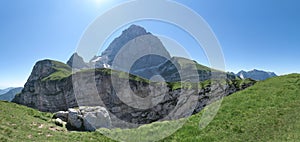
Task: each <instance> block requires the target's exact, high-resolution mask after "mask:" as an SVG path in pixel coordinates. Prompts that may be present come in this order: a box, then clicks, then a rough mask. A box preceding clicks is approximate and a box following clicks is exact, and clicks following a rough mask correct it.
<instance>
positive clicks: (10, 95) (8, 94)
mask: <svg viewBox="0 0 300 142" xmlns="http://www.w3.org/2000/svg"><path fill="white" fill-rule="evenodd" d="M22 89H23V88H22V87H19V88H13V89H11V90H9V91H8V92H6V93H4V94H2V95H0V100H3V101H12V100H13V98H14V97H15V96H16V95H17V94H18V93H20V92H21V91H22Z"/></svg>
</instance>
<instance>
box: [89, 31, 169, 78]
mask: <svg viewBox="0 0 300 142" xmlns="http://www.w3.org/2000/svg"><path fill="white" fill-rule="evenodd" d="M170 58H171V56H170V54H169V52H168V51H167V50H166V48H165V47H164V45H163V44H162V42H161V41H160V40H159V39H158V38H157V37H156V36H154V35H152V34H151V33H149V32H147V31H146V30H145V29H144V28H142V27H140V26H137V25H132V26H130V27H129V28H128V29H126V30H125V31H123V32H122V34H121V35H120V36H119V37H118V38H116V39H114V40H113V42H112V43H111V44H110V45H109V46H108V48H107V49H106V50H105V51H104V52H103V53H102V54H101V56H96V57H94V58H93V59H92V60H91V61H90V63H91V64H95V67H96V68H112V69H114V70H121V71H125V72H128V73H131V74H135V75H138V76H140V77H143V78H147V79H150V78H151V77H152V76H153V74H149V73H152V72H153V71H152V68H153V67H157V66H158V65H160V64H162V63H164V62H166V61H167V60H168V59H170ZM145 72H146V73H145ZM147 72H149V73H148V74H147Z"/></svg>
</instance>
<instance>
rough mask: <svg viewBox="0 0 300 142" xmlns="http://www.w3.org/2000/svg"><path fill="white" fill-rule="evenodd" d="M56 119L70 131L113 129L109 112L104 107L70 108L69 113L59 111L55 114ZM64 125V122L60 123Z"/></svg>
mask: <svg viewBox="0 0 300 142" xmlns="http://www.w3.org/2000/svg"><path fill="white" fill-rule="evenodd" d="M53 117H54V119H56V121H57V119H58V121H60V120H61V121H64V122H66V124H67V128H68V129H74V130H80V131H95V130H96V129H99V128H111V120H110V117H109V113H108V111H107V110H106V109H105V108H104V107H100V106H97V107H88V106H85V107H79V108H78V109H74V108H69V109H68V111H59V112H57V113H55V114H54V116H53ZM60 123H62V124H63V122H60Z"/></svg>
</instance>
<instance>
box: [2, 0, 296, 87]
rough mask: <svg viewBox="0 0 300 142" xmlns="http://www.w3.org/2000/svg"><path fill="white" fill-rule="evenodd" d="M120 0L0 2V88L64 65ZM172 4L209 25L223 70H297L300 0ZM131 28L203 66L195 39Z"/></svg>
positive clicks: (151, 26) (160, 28)
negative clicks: (41, 68)
mask: <svg viewBox="0 0 300 142" xmlns="http://www.w3.org/2000/svg"><path fill="white" fill-rule="evenodd" d="M122 2H125V1H121V0H1V1H0V17H1V22H0V51H1V52H0V53H1V56H0V60H1V62H0V66H1V68H2V69H1V70H0V89H2V88H6V87H11V86H14V87H16V86H23V85H24V83H25V82H26V80H27V78H28V76H29V75H30V73H31V70H32V68H33V66H34V64H35V63H36V61H38V60H41V59H46V58H47V59H55V60H59V61H63V62H66V61H67V60H68V58H69V57H70V56H71V55H72V53H73V52H75V51H76V47H77V44H78V42H79V40H80V38H81V36H82V34H83V33H84V31H85V29H86V28H87V27H88V26H89V24H90V23H92V22H93V20H94V19H96V18H97V17H98V16H99V15H101V14H102V13H104V12H105V11H107V10H109V9H110V8H112V7H114V6H116V5H119V4H121V3H122ZM177 2H179V3H181V4H183V5H185V6H187V7H189V8H191V9H193V10H194V11H196V12H197V13H198V14H199V15H201V16H202V17H203V18H204V19H205V20H206V22H207V23H208V24H209V25H210V27H211V29H212V30H213V32H214V33H215V35H216V36H217V38H218V40H219V42H220V44H221V46H222V50H223V54H224V58H225V64H226V71H233V72H238V71H240V70H252V69H262V70H266V71H274V72H275V73H277V74H279V75H282V74H288V73H294V72H298V73H299V72H300V64H299V63H298V61H299V59H300V47H299V45H300V27H299V25H300V15H299V13H300V1H298V0H284V1H283V0H177ZM180 16H184V15H178V18H180ZM187 22H188V21H187ZM137 24H139V25H141V26H143V27H144V28H145V29H147V30H148V31H149V32H151V33H153V34H158V35H163V36H167V37H171V38H172V39H174V40H176V41H177V42H179V43H180V44H181V45H183V46H184V47H185V48H187V50H188V52H189V53H190V54H191V56H192V58H194V59H196V60H197V61H198V62H199V63H201V64H204V65H208V66H209V63H208V62H207V61H206V57H205V55H204V54H203V53H202V51H201V48H199V47H197V44H196V43H195V41H193V40H191V39H189V38H188V36H187V35H185V34H184V32H182V31H180V30H178V29H176V28H174V27H173V26H172V25H168V24H165V23H159V22H147V21H146V22H138V23H137ZM124 28H126V27H124ZM121 30H122V29H120V30H119V31H116V33H115V34H114V35H113V36H117V35H118V34H119V33H120V31H121ZM174 33H176V34H174ZM113 36H112V39H113V38H114V37H113ZM110 40H111V39H110ZM108 42H109V41H108ZM196 53H197V54H196Z"/></svg>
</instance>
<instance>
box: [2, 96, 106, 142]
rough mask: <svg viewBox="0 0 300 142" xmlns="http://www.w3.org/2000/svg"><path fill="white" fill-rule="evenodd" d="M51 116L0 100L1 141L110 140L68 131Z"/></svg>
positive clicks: (98, 135)
mask: <svg viewBox="0 0 300 142" xmlns="http://www.w3.org/2000/svg"><path fill="white" fill-rule="evenodd" d="M51 117H52V114H50V113H42V112H39V111H36V110H34V109H31V108H27V107H25V106H20V105H17V104H14V103H8V102H2V101H0V141H1V142H5V141H12V142H16V141H28V142H29V141H36V142H40V141H66V142H69V141H74V142H75V141H90V140H91V141H101V142H105V141H109V139H108V138H105V137H103V136H101V135H100V134H97V133H88V132H82V133H80V132H68V131H66V129H64V128H62V127H58V126H56V125H55V124H54V123H53V122H52V121H51Z"/></svg>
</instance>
